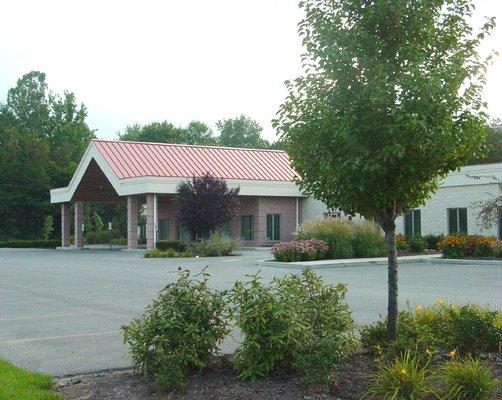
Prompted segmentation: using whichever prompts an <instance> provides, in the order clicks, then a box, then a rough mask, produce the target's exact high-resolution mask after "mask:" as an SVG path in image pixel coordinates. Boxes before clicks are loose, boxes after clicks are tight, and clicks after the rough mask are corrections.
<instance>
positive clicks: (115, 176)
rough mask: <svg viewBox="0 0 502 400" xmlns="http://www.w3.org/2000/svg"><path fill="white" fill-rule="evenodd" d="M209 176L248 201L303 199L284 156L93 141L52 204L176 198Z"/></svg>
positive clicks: (53, 194) (270, 152) (273, 152)
mask: <svg viewBox="0 0 502 400" xmlns="http://www.w3.org/2000/svg"><path fill="white" fill-rule="evenodd" d="M207 172H209V173H210V174H212V175H213V176H215V177H217V178H220V179H225V180H226V181H227V184H228V186H230V187H240V194H241V195H244V196H282V197H301V196H302V194H301V192H300V190H299V188H298V187H297V186H296V184H295V183H294V182H293V181H294V179H295V178H296V177H297V174H296V172H295V171H294V170H293V169H292V168H291V164H290V161H289V158H288V155H287V154H286V153H285V152H284V151H280V150H261V149H241V148H231V147H212V146H192V145H181V144H166V143H148V142H128V141H107V140H93V141H92V142H91V143H90V144H89V147H88V148H87V150H86V152H85V154H84V156H83V157H82V160H81V161H80V164H79V166H78V167H77V170H76V172H75V174H74V176H73V178H72V180H71V182H70V184H69V185H68V186H67V187H64V188H59V189H53V190H51V203H65V202H74V201H95V202H116V201H120V197H121V196H130V195H139V194H146V193H158V194H173V193H176V186H177V185H178V184H179V183H180V182H181V181H184V180H187V179H190V178H192V177H194V176H195V177H196V176H202V175H204V174H205V173H207Z"/></svg>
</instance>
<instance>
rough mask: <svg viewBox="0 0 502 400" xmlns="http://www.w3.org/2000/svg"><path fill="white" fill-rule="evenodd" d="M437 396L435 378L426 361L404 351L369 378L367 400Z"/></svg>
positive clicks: (380, 366) (419, 398) (416, 398)
mask: <svg viewBox="0 0 502 400" xmlns="http://www.w3.org/2000/svg"><path fill="white" fill-rule="evenodd" d="M432 393H434V386H433V375H432V372H431V369H430V368H429V362H428V360H427V359H424V358H423V357H421V356H419V355H417V354H416V353H413V352H411V351H405V352H404V353H402V354H401V355H399V356H397V357H396V358H394V359H392V360H390V361H384V362H381V363H380V364H379V365H378V368H377V372H375V373H374V374H373V375H372V376H371V377H370V383H369V388H368V391H367V392H366V394H365V396H364V397H366V398H370V399H378V400H422V399H425V398H427V396H429V395H431V394H432Z"/></svg>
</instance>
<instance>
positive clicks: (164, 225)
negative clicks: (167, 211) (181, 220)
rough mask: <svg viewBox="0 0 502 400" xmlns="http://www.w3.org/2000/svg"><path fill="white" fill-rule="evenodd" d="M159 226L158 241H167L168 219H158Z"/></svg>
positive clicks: (169, 224)
mask: <svg viewBox="0 0 502 400" xmlns="http://www.w3.org/2000/svg"><path fill="white" fill-rule="evenodd" d="M159 225H160V232H159V233H160V240H169V236H170V234H169V232H170V229H171V223H170V221H169V219H167V218H165V219H160V220H159Z"/></svg>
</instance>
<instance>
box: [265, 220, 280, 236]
mask: <svg viewBox="0 0 502 400" xmlns="http://www.w3.org/2000/svg"><path fill="white" fill-rule="evenodd" d="M267 239H268V240H281V215H280V214H267Z"/></svg>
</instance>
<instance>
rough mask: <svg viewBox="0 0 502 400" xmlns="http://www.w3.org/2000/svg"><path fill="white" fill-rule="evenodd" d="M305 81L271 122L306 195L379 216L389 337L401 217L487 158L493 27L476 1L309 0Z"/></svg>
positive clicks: (292, 88) (293, 86)
mask: <svg viewBox="0 0 502 400" xmlns="http://www.w3.org/2000/svg"><path fill="white" fill-rule="evenodd" d="M300 6H301V7H302V9H303V10H304V11H305V18H304V19H303V20H302V21H301V22H300V24H299V34H300V36H301V38H302V39H303V45H304V47H305V49H306V51H305V54H304V56H303V57H302V60H303V64H304V68H305V74H304V76H303V77H300V78H298V79H296V80H294V81H290V82H286V85H287V89H288V92H289V94H288V97H287V99H286V100H285V102H284V104H283V105H282V106H281V107H280V110H279V112H278V117H277V119H276V120H275V121H274V124H275V126H276V128H277V129H278V131H279V133H280V134H281V137H282V140H283V142H284V145H285V147H286V149H287V151H288V153H289V155H290V158H291V161H292V165H293V167H294V168H295V169H296V171H297V172H298V173H299V176H300V178H299V184H300V186H301V187H302V188H303V190H304V191H305V192H306V193H307V194H310V195H313V196H314V197H316V198H317V199H320V200H322V201H324V202H325V203H326V205H327V206H328V207H330V208H337V209H340V210H342V211H344V212H345V213H347V214H349V215H354V214H356V213H359V214H361V215H362V216H364V217H365V218H367V219H372V220H375V221H377V222H378V223H379V224H380V226H381V227H382V229H383V231H384V232H385V237H386V241H387V246H388V318H387V320H388V325H387V330H388V336H389V339H391V340H394V339H395V338H396V334H397V313H398V306H397V295H398V279H397V253H396V241H395V228H396V224H395V220H396V218H397V217H398V216H399V215H401V214H403V213H405V212H407V211H410V210H412V209H414V208H415V207H418V206H420V205H422V204H423V203H424V202H425V200H426V199H427V198H428V197H429V196H430V194H431V193H432V192H434V190H435V189H436V188H437V186H438V181H439V180H440V179H441V178H443V177H445V176H446V175H447V174H448V173H449V172H450V171H453V170H456V169H458V168H459V167H461V166H462V165H464V164H465V163H466V162H467V160H469V159H470V158H472V157H476V156H479V155H480V154H479V153H480V152H481V148H482V145H483V142H484V139H485V135H486V115H485V113H484V107H485V105H484V103H483V102H482V100H481V91H482V88H483V85H484V83H485V80H484V73H485V69H486V66H487V64H488V63H489V62H490V61H489V58H490V57H488V58H486V59H482V58H480V57H479V55H478V47H479V44H480V43H481V41H482V40H483V38H484V37H485V36H486V35H487V34H488V33H489V32H490V31H491V30H492V28H493V27H494V24H495V23H494V19H492V18H490V19H487V20H486V21H485V24H484V25H483V26H482V27H480V28H479V31H478V32H474V30H473V29H472V28H471V26H470V20H471V17H472V13H473V9H474V5H473V1H472V0H413V1H410V0H393V1H389V0H363V1H362V0H304V1H302V2H301V3H300Z"/></svg>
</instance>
